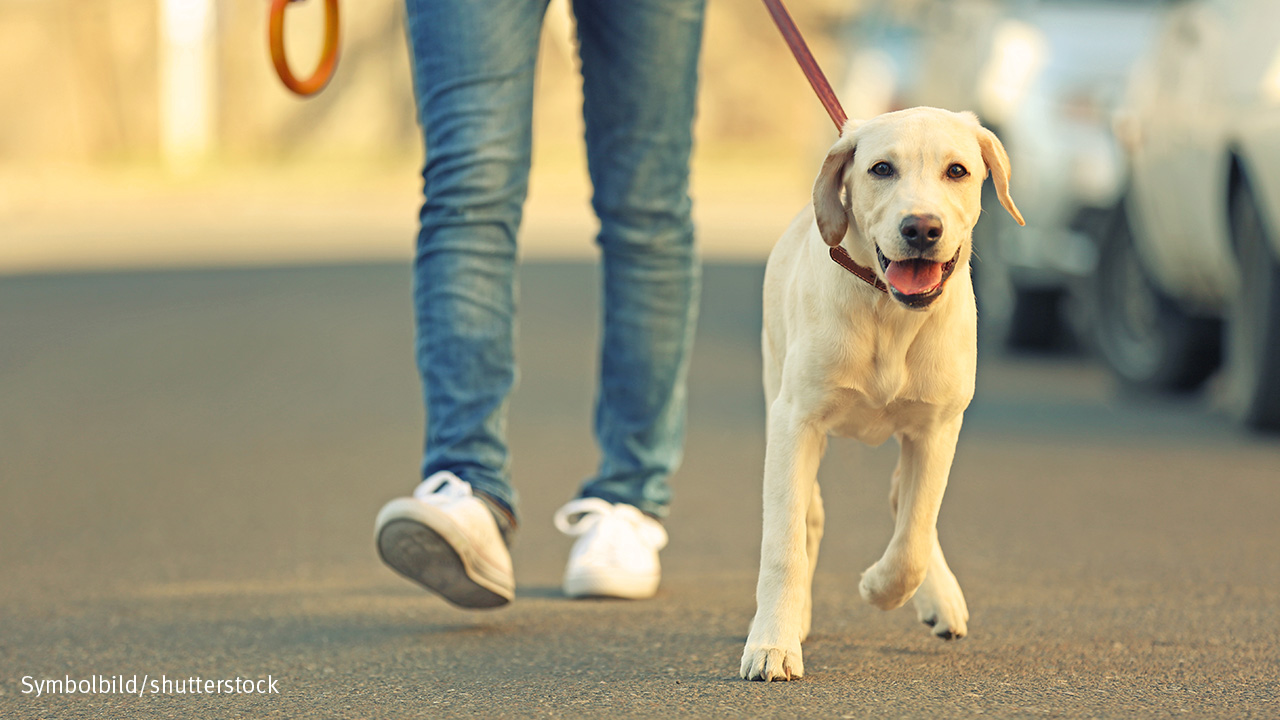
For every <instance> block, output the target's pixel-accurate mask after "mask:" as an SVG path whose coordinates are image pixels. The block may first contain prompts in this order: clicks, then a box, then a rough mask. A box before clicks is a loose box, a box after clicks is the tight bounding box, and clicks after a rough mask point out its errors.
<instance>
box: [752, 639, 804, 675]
mask: <svg viewBox="0 0 1280 720" xmlns="http://www.w3.org/2000/svg"><path fill="white" fill-rule="evenodd" d="M741 674H742V677H743V679H746V680H763V681H764V682H772V681H774V680H799V679H800V678H802V677H804V660H803V659H802V658H801V655H800V645H799V644H798V643H797V644H796V645H795V647H789V648H787V647H777V646H767V645H763V646H762V645H755V644H752V643H751V641H750V640H748V641H747V647H746V648H745V649H744V650H743V651H742V669H741Z"/></svg>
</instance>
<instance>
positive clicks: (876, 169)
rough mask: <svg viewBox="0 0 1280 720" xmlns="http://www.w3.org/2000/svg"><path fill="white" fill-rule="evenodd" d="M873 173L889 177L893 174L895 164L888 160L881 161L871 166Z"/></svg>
mask: <svg viewBox="0 0 1280 720" xmlns="http://www.w3.org/2000/svg"><path fill="white" fill-rule="evenodd" d="M871 174H872V175H879V176H880V177H889V176H890V175H892V174H893V166H892V165H890V164H889V163H887V162H884V161H880V162H878V163H876V164H875V165H872V166H871Z"/></svg>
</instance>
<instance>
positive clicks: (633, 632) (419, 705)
mask: <svg viewBox="0 0 1280 720" xmlns="http://www.w3.org/2000/svg"><path fill="white" fill-rule="evenodd" d="M761 276H762V268H761V267H760V266H759V265H755V264H739V265H733V264H719V265H711V266H709V267H708V268H707V270H706V281H705V290H704V305H703V313H702V323H701V326H700V334H699V339H698V345H697V348H696V357H695V361H694V366H693V369H692V377H691V385H690V388H691V389H690V421H689V423H690V424H689V428H690V430H689V441H688V449H687V455H686V459H685V463H684V466H683V468H682V470H681V471H680V473H679V475H678V476H677V477H676V479H675V481H674V483H675V488H676V492H677V500H676V503H677V504H676V505H675V507H674V509H673V512H672V515H671V518H670V520H669V523H668V528H669V530H670V535H671V544H670V546H669V547H668V548H667V550H665V551H664V553H663V563H664V568H665V575H664V580H663V586H662V590H661V592H660V594H659V596H658V597H657V598H656V599H654V600H651V601H647V602H637V603H629V602H610V601H571V600H567V599H565V598H564V597H563V596H562V595H561V594H560V591H559V589H558V586H559V579H560V572H561V570H562V567H563V562H564V560H565V558H566V556H567V552H568V548H569V544H570V540H569V539H568V538H565V537H562V536H560V535H559V534H558V533H557V532H556V531H555V530H554V529H553V528H552V526H551V515H552V513H553V512H554V510H555V509H556V508H557V507H558V506H559V505H560V504H561V503H563V502H564V501H566V500H567V499H569V498H570V497H571V494H572V492H573V490H574V489H575V487H576V485H577V483H579V482H580V481H581V480H582V479H583V478H584V477H586V475H587V474H589V473H590V472H591V469H592V467H593V464H594V462H595V459H596V458H595V454H594V449H593V445H592V440H591V436H590V431H589V418H590V411H591V402H592V395H593V386H592V377H593V374H594V366H595V359H594V354H595V347H596V343H597V331H596V324H597V310H596V304H597V298H598V295H599V294H598V291H597V287H596V284H597V282H598V277H597V274H596V271H595V270H594V268H593V267H592V266H591V265H589V264H575V263H560V264H554V263H534V264H530V265H528V266H526V267H525V268H524V270H523V276H522V289H523V300H522V304H521V308H520V312H521V317H522V326H521V331H520V347H519V354H520V358H521V363H522V380H521V385H520V389H519V390H518V392H517V394H516V395H515V397H514V399H513V402H512V407H511V444H512V447H513V452H514V457H515V465H514V473H515V477H516V482H517V486H518V488H519V490H520V492H521V494H522V498H523V499H522V507H521V510H522V528H521V530H520V533H519V535H518V537H517V539H516V546H515V548H514V550H513V555H514V559H515V563H516V575H517V581H518V585H519V588H518V593H517V595H518V598H517V601H516V602H515V603H514V604H513V605H512V606H510V607H509V608H507V609H503V610H499V611H492V612H474V613H473V612H465V611H461V610H457V609H454V608H451V607H449V606H447V605H446V604H444V603H443V602H442V601H440V600H439V599H436V598H434V597H432V596H429V595H428V594H426V593H424V592H422V591H420V590H418V589H417V588H416V587H415V586H413V585H411V584H409V583H407V582H405V581H403V580H401V579H399V578H398V577H397V576H395V575H393V574H392V573H391V572H390V571H388V570H386V569H385V568H383V567H382V566H381V565H380V564H379V562H378V560H377V557H376V554H375V551H374V548H373V543H372V529H373V519H374V515H375V513H376V512H377V510H378V508H379V507H380V506H381V505H382V503H383V502H385V501H386V500H388V499H390V498H391V497H394V496H396V495H397V494H402V493H405V492H407V491H408V490H409V489H410V488H411V487H412V486H413V484H414V482H415V480H416V475H415V473H416V471H417V463H418V451H419V447H420V442H421V440H420V434H421V426H422V419H421V406H420V401H419V390H418V385H417V377H416V370H415V367H414V364H413V360H412V348H413V337H412V318H411V311H410V271H409V268H408V267H407V266H405V265H403V264H399V263H397V264H382V265H353V266H330V267H312V268H281V269H260V270H224V271H217V270H202V271H174V272H155V273H132V274H131V273H116V274H85V275H62V276H42V277H7V278H0V667H2V668H3V676H0V716H2V717H5V718H80V717H84V718H99V717H104V718H114V717H120V718H135V717H137V718H145V717H201V718H234V717H245V718H257V717H271V718H275V717H278V718H297V717H342V718H357V717H388V718H392V717H394V718H402V717H403V718H413V717H421V718H453V717H485V718H503V717H510V718H523V717H565V718H585V717H662V718H667V717H708V718H725V717H753V718H754V717H784V718H791V717H821V718H860V717H909V718H949V717H960V718H966V717H971V716H979V715H982V716H994V717H1065V718H1086V717H1115V718H1128V717H1165V716H1171V715H1186V716H1188V717H1197V718H1202V717H1231V718H1276V717H1280V701H1278V700H1277V697H1278V696H1280V443H1278V442H1277V441H1276V440H1273V439H1265V438H1259V437H1255V436H1249V435H1247V434H1243V433H1241V432H1239V431H1237V430H1235V429H1234V428H1233V427H1232V426H1231V424H1230V423H1229V422H1228V421H1227V420H1226V419H1225V418H1224V417H1222V416H1221V415H1220V414H1219V413H1217V412H1216V411H1215V410H1214V409H1213V407H1212V404H1211V403H1210V402H1208V401H1206V400H1203V399H1195V398H1193V399H1189V400H1185V401H1178V402H1174V401H1160V402H1152V401H1146V402H1139V401H1135V400H1125V399H1123V398H1117V396H1116V394H1115V393H1114V392H1113V389H1112V387H1111V385H1110V384H1109V382H1108V380H1107V378H1106V376H1105V374H1104V373H1102V372H1101V371H1100V370H1099V369H1098V368H1097V367H1096V366H1095V365H1094V364H1093V363H1091V362H1090V361H1088V360H1087V359H1084V358H1079V357H1076V358H1066V359H1061V358H1059V359H1046V358H1008V357H1001V356H1000V355H999V354H998V353H996V352H993V351H989V350H988V351H984V353H983V357H982V364H981V370H980V377H979V383H978V396H977V399H976V400H975V401H974V404H973V406H972V408H971V409H970V412H969V413H968V415H967V417H966V423H965V430H964V432H963V434H962V438H961V444H960V448H959V452H958V454H957V458H956V462H955V466H954V470H953V472H952V475H951V483H950V488H949V491H948V493H947V499H946V502H945V503H944V506H943V512H942V518H941V521H940V526H939V527H940V533H941V538H942V541H943V544H944V546H945V547H946V548H947V554H948V558H949V559H950V560H951V565H952V567H953V569H954V570H955V572H956V575H957V576H958V577H959V579H960V582H961V584H962V585H963V586H964V588H965V590H966V594H967V596H968V600H969V606H970V609H971V611H972V615H973V617H972V620H971V622H970V626H969V627H970V633H971V634H970V636H969V637H968V638H966V639H964V640H962V641H959V642H953V643H945V642H942V641H939V640H937V639H935V638H933V637H931V636H930V635H929V634H928V632H927V629H926V628H925V627H924V626H923V625H920V624H919V623H918V622H917V621H916V619H915V617H914V613H913V611H911V610H910V609H909V608H908V609H902V610H897V611H894V612H889V613H883V612H880V611H878V610H875V609H873V608H871V607H870V606H868V605H866V604H864V603H862V602H861V601H860V600H859V599H858V597H857V590H856V586H857V580H858V575H859V573H860V572H861V571H862V570H863V569H865V568H866V567H867V566H869V565H870V564H871V563H872V562H873V561H874V560H875V559H876V558H877V557H878V556H879V555H880V553H881V552H882V551H883V549H884V546H885V544H886V542H887V540H888V537H889V534H890V522H889V513H888V503H887V493H888V480H889V474H890V472H891V470H892V468H893V464H894V461H895V457H896V449H895V448H894V447H893V443H892V442H890V443H887V444H886V445H885V446H882V447H880V448H875V449H871V448H865V447H862V446H859V445H857V444H856V443H853V442H851V441H837V442H834V443H833V444H832V446H831V449H830V451H829V453H828V456H827V459H826V462H825V463H824V465H823V468H822V474H821V476H820V477H821V480H822V482H823V486H824V492H825V497H826V504H827V512H828V529H827V537H826V540H825V543H824V545H823V551H822V559H821V562H820V565H819V568H818V575H817V580H816V587H815V593H816V596H815V611H814V634H813V637H812V638H811V639H810V640H809V641H808V642H807V643H806V645H805V665H806V669H807V670H808V676H807V677H805V678H804V679H803V680H801V681H799V682H793V683H789V684H788V683H775V684H761V683H750V682H746V681H743V680H740V679H738V676H737V669H738V660H739V657H740V655H741V650H742V644H743V641H744V639H745V636H746V630H747V623H748V621H749V620H750V618H751V615H752V613H753V610H754V597H753V594H754V587H755V576H756V568H757V565H756V563H757V561H758V557H759V542H760V481H761V478H760V474H761V464H762V461H763V456H764V446H763V431H764V421H763V418H764V407H763V400H762V398H761V391H760V384H759V376H760V360H759V351H758V344H757V343H758V333H759V318H760V308H759V286H760V280H761ZM94 677H99V678H107V679H108V680H107V681H103V680H99V681H98V682H99V689H100V688H101V685H102V684H103V683H104V682H105V683H106V684H107V690H108V692H92V690H93V687H89V689H90V690H91V692H90V693H89V694H84V693H80V692H77V693H76V694H66V693H65V692H63V693H59V692H52V693H50V692H46V691H47V690H49V689H51V688H53V687H55V686H51V685H49V684H47V681H49V680H60V681H62V682H63V684H64V685H65V682H66V680H67V679H71V680H72V681H80V680H89V679H91V678H94ZM111 678H117V679H116V680H115V681H114V682H115V683H117V685H116V686H115V687H113V686H112V685H111V682H112V681H111V680H110V679H111ZM193 678H199V679H200V684H199V687H198V688H197V687H195V686H196V683H195V682H193V681H192V680H191V679H193ZM130 680H132V681H133V682H134V683H135V688H136V687H137V685H138V684H142V685H143V687H142V688H141V690H138V691H135V692H134V693H133V694H130V693H129V692H125V691H124V690H126V688H123V687H120V685H122V684H124V683H126V682H128V681H130ZM143 680H146V681H147V682H146V683H143ZM156 680H163V681H167V683H168V684H167V685H164V684H157V683H155V682H154V681H156ZM175 681H185V683H184V687H185V690H186V692H185V693H180V692H179V687H180V686H179V685H178V684H177V682H175ZM209 681H214V684H213V685H209V684H208V682H209ZM218 681H224V682H226V681H229V682H228V684H224V685H219V684H218ZM236 681H239V682H240V685H239V686H238V688H239V689H244V688H246V687H249V686H250V685H251V686H252V687H253V689H254V692H253V693H243V692H240V693H236V692H226V691H225V690H226V689H230V688H235V687H237V686H236V685H235V684H234V683H235V682H236ZM246 682H248V685H245V684H244V683H246ZM37 683H44V684H42V685H39V687H41V688H43V690H42V691H41V694H40V695H39V696H37V694H36V691H35V688H36V687H37ZM77 687H80V686H77ZM207 688H212V689H213V690H214V691H216V690H219V689H223V690H224V692H221V693H219V692H208V691H206V689H207ZM64 689H65V688H64ZM113 689H119V690H121V692H111V690H113ZM193 689H199V690H201V692H200V693H196V694H193V693H191V690H193ZM152 690H156V692H152ZM258 691H262V692H261V693H259V692H258Z"/></svg>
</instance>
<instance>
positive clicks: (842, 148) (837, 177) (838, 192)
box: [813, 120, 860, 247]
mask: <svg viewBox="0 0 1280 720" xmlns="http://www.w3.org/2000/svg"><path fill="white" fill-rule="evenodd" d="M859 124H860V123H859V121H857V120H849V121H847V122H845V124H844V129H843V130H842V131H841V133H840V139H839V140H836V144H835V145H832V146H831V150H830V151H829V152H828V153H827V159H826V160H823V161H822V169H821V170H819V171H818V179H817V180H815V181H814V182H813V215H814V217H815V218H816V219H817V221H818V233H819V234H820V235H822V240H823V242H825V243H826V244H828V245H830V246H831V247H835V246H836V245H839V244H840V241H841V240H843V239H844V234H845V233H846V232H848V230H849V211H848V209H847V208H845V206H844V200H843V199H842V196H843V195H844V187H843V185H844V166H845V164H847V163H848V162H849V161H850V160H852V159H853V151H854V147H855V145H856V143H855V141H854V138H853V133H854V130H856V129H857V127H858V125H859Z"/></svg>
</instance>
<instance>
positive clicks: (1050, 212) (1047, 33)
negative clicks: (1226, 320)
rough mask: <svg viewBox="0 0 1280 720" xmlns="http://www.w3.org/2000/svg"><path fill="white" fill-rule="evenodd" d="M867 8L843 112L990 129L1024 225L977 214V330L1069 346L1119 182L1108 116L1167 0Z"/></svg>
mask: <svg viewBox="0 0 1280 720" xmlns="http://www.w3.org/2000/svg"><path fill="white" fill-rule="evenodd" d="M873 8H874V9H873V11H872V12H870V13H868V14H866V15H864V16H862V18H861V21H860V23H859V24H858V25H857V26H856V28H855V32H854V33H853V34H852V36H851V39H850V41H849V43H848V46H849V47H850V48H851V49H852V54H851V60H850V62H849V66H850V72H849V76H848V80H847V82H846V88H845V90H844V94H845V96H846V97H847V98H849V99H850V105H851V106H852V107H851V112H853V113H854V114H858V113H862V114H867V115H870V114H874V113H875V112H882V111H884V110H888V109H894V108H895V107H900V106H907V105H916V104H924V105H938V106H941V107H946V108H949V109H952V110H966V109H967V110H973V111H975V112H977V113H978V114H979V115H980V116H981V117H982V120H983V122H984V124H986V125H987V126H988V127H991V128H992V129H994V130H995V132H996V133H997V134H998V135H999V136H1000V138H1001V140H1002V141H1003V143H1004V145H1005V148H1006V149H1007V150H1008V152H1009V156H1010V163H1011V165H1012V167H1013V177H1012V187H1011V192H1012V194H1013V196H1014V197H1015V198H1016V199H1017V202H1018V206H1019V207H1020V208H1022V210H1023V215H1024V216H1025V217H1026V220H1027V225H1026V227H1025V228H1021V227H1017V226H1016V225H1014V224H1013V223H1012V222H1011V221H1009V220H1007V219H1006V218H1002V217H1000V216H999V215H1000V214H999V213H984V215H983V218H982V220H981V221H980V222H979V224H978V227H977V228H976V229H975V231H974V247H975V254H976V260H975V262H974V274H975V287H976V290H977V294H978V303H979V306H980V308H981V312H982V317H983V322H982V331H983V333H984V334H985V335H987V336H992V335H995V336H998V337H1000V338H1001V339H1003V340H1004V341H1005V342H1006V343H1007V344H1009V345H1011V346H1014V347H1018V348H1042V349H1043V348H1052V347H1056V346H1060V345H1064V344H1067V343H1068V342H1070V340H1069V338H1070V337H1071V336H1072V335H1076V334H1081V333H1084V332H1085V328H1086V327H1087V324H1088V318H1089V315H1088V313H1086V312H1084V311H1083V310H1084V309H1083V308H1079V307H1077V306H1078V305H1079V304H1078V303H1076V304H1073V303H1070V302H1068V300H1070V299H1071V298H1072V297H1073V296H1072V295H1070V293H1069V291H1071V290H1073V289H1076V288H1079V287H1082V286H1085V285H1086V283H1085V282H1084V281H1085V279H1087V278H1089V277H1091V276H1092V274H1093V272H1094V270H1095V269H1096V267H1097V258H1098V252H1097V244H1096V242H1095V240H1094V233H1093V232H1091V231H1092V229H1093V226H1095V225H1097V223H1098V222H1099V220H1100V219H1102V218H1105V217H1107V216H1109V212H1110V210H1111V208H1112V207H1114V205H1115V204H1116V202H1117V198H1118V197H1119V196H1120V194H1121V192H1122V191H1123V188H1124V186H1125V178H1124V173H1125V160H1124V152H1123V150H1122V148H1121V147H1120V146H1119V144H1118V143H1117V141H1116V139H1115V137H1114V135H1113V134H1112V129H1111V117H1112V115H1113V114H1114V111H1115V109H1116V108H1117V107H1118V105H1119V103H1120V102H1121V101H1122V100H1123V98H1124V93H1125V87H1126V83H1127V79H1128V77H1129V72H1130V70H1131V68H1132V66H1133V63H1134V62H1135V61H1136V60H1137V59H1138V58H1139V57H1140V56H1141V53H1142V51H1143V49H1144V48H1145V47H1146V45H1147V43H1148V42H1149V41H1150V40H1151V39H1152V38H1153V37H1154V34H1155V31H1156V29H1157V28H1158V26H1159V19H1160V17H1161V12H1162V10H1163V8H1164V3H1162V2H1156V1H1154V0H1149V1H1145V2H1144V1H1143V0H1130V1H1129V2H1115V1H1114V0H1112V1H1109V2H1107V1H1102V0H1024V1H1022V2H992V0H932V1H930V0H923V1H921V2H914V3H903V2H892V1H889V2H882V3H880V4H879V5H875V6H873ZM984 205H986V206H988V207H993V206H994V205H995V198H994V197H991V198H984ZM1085 297H1087V295H1086V296H1085ZM1073 310H1074V312H1072V311H1073Z"/></svg>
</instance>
